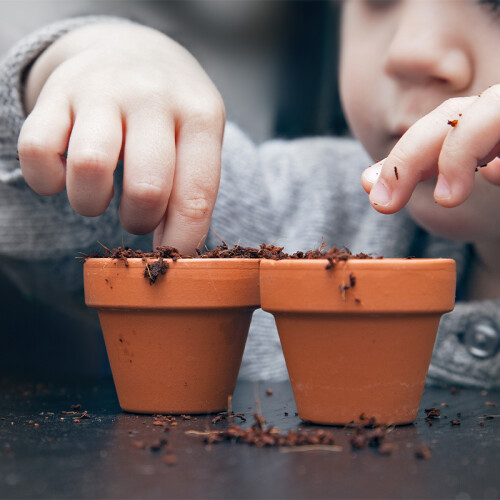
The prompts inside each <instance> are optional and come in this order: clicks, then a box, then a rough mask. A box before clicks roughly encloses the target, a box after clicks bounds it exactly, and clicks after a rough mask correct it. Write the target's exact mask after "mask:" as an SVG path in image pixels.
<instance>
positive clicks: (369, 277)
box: [260, 259, 456, 425]
mask: <svg viewBox="0 0 500 500" xmlns="http://www.w3.org/2000/svg"><path fill="white" fill-rule="evenodd" d="M327 263H328V262H327V261H326V260H281V261H270V260H265V261H264V260H263V261H262V262H261V274H260V287H261V306H262V309H264V310H265V311H268V312H270V313H272V314H273V315H274V317H275V320H276V325H277V328H278V333H279V336H280V340H281V345H282V347H283V353H284V356H285V361H286V364H287V369H288V373H289V376H290V381H291V384H292V388H293V393H294V396H295V402H296V404H297V410H298V413H299V416H300V417H301V418H302V419H303V420H305V421H310V422H315V423H319V424H330V425H346V424H349V423H351V422H364V423H367V421H368V420H369V419H370V418H372V417H373V418H375V419H376V422H377V423H379V424H387V425H389V424H409V423H411V422H413V421H414V420H415V418H416V416H417V412H418V407H419V404H420V400H421V397H422V393H423V390H424V384H425V379H426V375H427V371H428V368H429V364H430V359H431V355H432V350H433V347H434V343H435V340H436V334H437V329H438V325H439V320H440V317H441V315H442V314H443V313H445V312H448V311H451V310H452V309H453V307H454V301H455V282H456V270H455V262H454V261H453V260H451V259H369V260H356V259H350V260H347V261H340V262H337V263H336V264H335V265H334V266H333V267H332V268H330V269H327V268H326V264H327Z"/></svg>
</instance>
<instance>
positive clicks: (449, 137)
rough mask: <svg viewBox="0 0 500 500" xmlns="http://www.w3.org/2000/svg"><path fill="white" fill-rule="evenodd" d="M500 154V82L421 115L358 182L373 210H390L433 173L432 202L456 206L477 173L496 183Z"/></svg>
mask: <svg viewBox="0 0 500 500" xmlns="http://www.w3.org/2000/svg"><path fill="white" fill-rule="evenodd" d="M498 155H500V85H494V86H492V87H490V88H488V89H487V90H485V91H484V92H483V93H482V94H481V95H480V96H474V97H458V98H454V99H449V100H447V101H446V102H444V103H443V104H442V105H441V106H439V107H438V108H436V109H435V110H434V111H432V112H431V113H429V114H428V115H426V116H424V117H423V118H421V119H420V120H419V121H418V122H416V123H415V124H414V125H413V126H412V127H411V128H410V129H409V130H408V131H407V132H406V133H405V134H404V135H403V137H401V139H400V140H399V141H398V143H397V144H396V145H395V147H394V148H393V149H392V151H391V152H390V154H389V156H388V157H387V158H386V159H385V160H382V161H380V162H379V163H377V164H375V165H373V166H371V167H369V168H368V169H366V170H365V171H364V172H363V177H362V183H363V187H364V189H365V191H366V192H367V193H369V194H370V202H371V204H372V205H373V206H374V208H375V209H376V210H378V211H379V212H382V213H387V214H389V213H394V212H397V211H398V210H400V209H401V208H403V207H404V206H405V205H406V203H407V202H408V200H409V199H410V197H411V195H412V193H413V190H414V189H415V187H416V185H417V184H418V183H419V182H421V181H425V180H428V179H431V178H434V177H436V176H437V183H436V187H435V189H434V199H435V201H436V202H437V203H438V204H439V205H442V206H443V207H456V206H458V205H460V204H462V203H463V202H464V201H465V200H466V199H467V198H468V197H469V195H470V194H471V193H472V191H473V188H474V181H475V179H474V177H475V175H476V174H475V172H476V171H478V175H481V176H482V177H483V178H484V179H486V180H487V181H489V182H490V183H492V184H495V185H500V159H499V158H497V157H498ZM486 163H488V166H487V167H485V168H481V167H482V166H483V165H485V164H486Z"/></svg>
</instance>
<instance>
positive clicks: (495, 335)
mask: <svg viewBox="0 0 500 500" xmlns="http://www.w3.org/2000/svg"><path fill="white" fill-rule="evenodd" d="M464 343H465V345H466V347H467V349H468V351H469V352H470V353H471V354H472V355H473V356H475V357H476V358H481V359H486V358H491V357H493V356H495V354H496V353H497V352H498V351H499V349H500V333H499V332H498V330H497V328H496V326H495V325H494V324H493V323H492V322H491V321H488V320H485V319H481V320H476V321H474V322H470V323H469V324H468V325H467V329H466V331H465V338H464Z"/></svg>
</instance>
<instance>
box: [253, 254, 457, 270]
mask: <svg viewBox="0 0 500 500" xmlns="http://www.w3.org/2000/svg"><path fill="white" fill-rule="evenodd" d="M327 264H328V259H281V260H273V259H262V262H261V266H268V267H275V266H276V267H281V268H285V269H286V268H296V269H302V268H312V270H314V269H316V268H317V269H325V267H326V265H327ZM455 265H456V262H455V261H454V260H453V259H447V258H422V259H421V258H404V257H397V258H376V257H375V258H373V259H355V258H353V259H347V260H339V261H334V264H333V266H332V267H331V268H330V269H334V268H335V267H337V266H349V267H351V266H353V267H356V268H358V269H359V270H363V269H370V270H371V269H372V268H374V267H376V268H380V269H384V270H387V268H391V267H394V268H396V269H399V268H416V269H415V270H425V269H426V268H427V267H435V266H438V267H439V266H452V267H454V266H455Z"/></svg>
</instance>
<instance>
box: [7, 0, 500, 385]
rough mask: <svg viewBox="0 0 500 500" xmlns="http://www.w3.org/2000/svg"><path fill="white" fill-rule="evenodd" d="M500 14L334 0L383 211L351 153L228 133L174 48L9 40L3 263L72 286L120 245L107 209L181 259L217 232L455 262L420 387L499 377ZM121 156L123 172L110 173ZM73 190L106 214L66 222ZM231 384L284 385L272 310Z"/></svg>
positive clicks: (352, 117)
mask: <svg viewBox="0 0 500 500" xmlns="http://www.w3.org/2000/svg"><path fill="white" fill-rule="evenodd" d="M497 6H498V0H494V1H489V2H486V1H483V2H475V1H473V0H456V1H453V2H449V1H448V0H435V1H433V2H422V1H421V0H388V1H381V0H363V1H351V2H345V3H344V12H343V23H342V53H341V90H342V100H343V105H344V109H345V112H346V115H347V117H348V121H349V122H350V125H351V128H352V130H353V132H354V134H355V135H356V136H357V137H358V138H359V140H360V141H361V143H362V144H363V146H364V147H365V148H366V150H367V151H368V153H369V154H370V155H371V157H372V158H374V159H375V160H377V161H378V162H377V163H376V164H375V165H374V166H372V167H370V168H368V169H366V170H365V171H364V173H363V187H364V188H365V190H366V191H367V192H368V193H369V201H370V202H371V205H372V206H373V208H375V210H373V208H372V207H370V203H369V201H368V199H367V198H366V197H365V196H364V195H363V193H362V190H361V188H360V185H359V177H360V176H361V174H362V172H363V170H364V169H365V167H366V166H367V165H369V163H370V160H369V158H368V156H367V155H366V153H365V152H364V150H363V148H362V146H361V145H360V144H358V143H356V142H354V141H351V140H344V139H334V138H315V139H301V140H296V141H289V142H286V141H270V142H268V143H264V144H263V145H261V146H259V147H257V146H255V145H254V144H252V143H251V141H250V140H248V139H247V138H246V137H245V135H244V134H243V133H242V132H241V131H239V130H238V129H237V128H236V127H235V126H234V125H231V124H228V125H227V126H226V127H225V133H224V121H225V117H224V106H223V102H222V99H221V97H220V96H219V94H218V92H217V90H216V89H215V88H214V86H213V84H212V83H211V82H210V80H209V79H208V77H207V76H206V75H205V73H204V72H203V70H202V69H201V67H200V66H199V65H198V64H197V62H196V61H195V60H194V59H193V57H192V56H191V55H190V54H189V53H187V51H185V50H184V49H183V48H182V47H180V46H179V45H177V44H176V43H175V42H173V41H172V40H171V39H169V38H167V37H165V36H164V35H162V34H160V33H158V32H156V31H154V30H151V29H149V28H145V27H142V26H139V25H136V24H132V23H128V22H126V21H122V20H119V19H107V18H80V19H74V20H70V21H67V22H63V23H59V24H56V25H53V26H50V27H47V28H46V29H45V30H42V31H41V32H39V33H36V34H34V35H32V36H31V37H30V38H28V39H26V40H24V41H23V42H21V43H20V44H18V45H17V46H16V47H14V48H13V50H12V51H11V52H10V53H9V55H8V57H7V58H6V59H5V60H4V62H3V65H2V70H1V73H0V106H1V108H0V109H1V111H0V120H1V122H0V123H1V125H0V155H1V156H0V159H1V161H2V171H1V177H0V181H1V182H2V184H0V189H1V191H0V201H1V203H2V205H3V206H2V208H1V215H0V217H1V220H2V223H3V224H4V226H5V227H6V229H5V230H4V232H3V233H2V236H0V248H1V253H2V255H3V256H5V257H4V259H3V266H4V267H6V265H5V262H7V263H8V264H9V265H8V266H7V267H8V269H9V272H11V273H14V272H15V271H14V270H13V266H12V265H11V264H12V262H14V260H13V259H17V262H18V261H19V259H22V257H19V255H21V256H22V255H26V254H27V253H28V252H33V250H34V249H36V255H35V257H36V258H37V260H38V262H35V265H34V266H33V269H32V271H33V272H35V273H39V274H40V280H44V276H43V274H44V273H46V274H47V273H49V274H52V275H55V276H59V280H60V282H59V285H60V286H59V288H60V289H63V290H68V289H70V290H73V291H76V290H77V289H78V288H80V287H81V281H80V278H79V273H80V272H81V270H80V269H75V268H74V267H72V266H70V265H66V266H65V265H64V264H65V262H67V261H64V258H67V257H68V255H70V256H73V255H75V253H76V252H77V251H78V250H82V249H85V248H88V247H90V246H92V245H93V244H94V242H95V241H96V240H102V239H103V240H104V241H106V242H113V241H116V235H117V234H118V233H119V223H118V217H119V221H120V222H121V224H122V225H123V227H124V228H125V229H126V230H127V231H129V232H132V233H135V234H147V233H149V232H151V231H153V230H155V234H154V244H155V245H161V244H168V245H172V246H176V247H177V248H179V249H180V250H181V251H182V252H185V253H193V252H194V249H195V248H196V247H199V246H200V245H201V244H202V243H203V242H204V240H205V238H206V237H207V234H208V238H207V244H208V246H214V245H215V244H216V243H217V238H216V237H215V234H220V235H222V236H223V237H224V239H225V240H226V241H227V242H228V243H237V242H240V243H241V244H243V245H257V244H259V243H260V242H263V241H265V242H273V241H276V240H278V239H280V241H282V242H283V244H284V245H285V246H286V250H288V251H295V250H299V249H300V250H305V249H309V248H312V247H315V246H318V244H319V243H320V242H321V239H322V237H324V238H325V240H326V241H327V242H328V243H329V244H336V245H347V246H349V247H350V248H351V249H352V250H353V251H355V252H358V251H364V252H374V253H376V254H380V255H384V256H387V257H391V256H407V255H415V256H418V257H437V256H439V257H453V258H455V259H456V261H457V268H458V279H459V289H458V293H459V297H458V299H459V301H458V302H457V306H456V309H455V311H454V312H453V313H451V314H449V315H447V316H446V317H445V318H444V319H443V321H442V322H441V325H440V332H439V336H438V341H437V344H436V348H435V352H434V356H433V361H432V365H431V369H430V372H429V377H430V380H431V381H436V382H437V381H445V382H448V383H457V384H469V385H476V386H483V387H491V386H498V385H500V354H499V347H500V334H499V331H500V300H499V298H500V265H499V263H498V260H497V259H496V256H497V255H498V250H499V249H500V225H499V224H498V223H497V218H496V213H497V212H498V209H499V208H500V196H499V194H500V192H499V188H498V187H497V185H498V184H500V160H499V159H498V158H497V155H498V153H499V152H500V104H499V103H500V85H498V83H499V82H500V70H499V69H498V68H500V54H499V52H498V47H499V46H500V24H499V23H500V17H499V18H498V19H496V18H495V16H496V13H494V8H495V7H497ZM43 49H45V50H44V51H43V52H41V51H42V50H43ZM23 78H25V87H23V86H22V82H23ZM480 93H481V94H480ZM478 94H480V96H478ZM23 106H24V108H23ZM26 114H28V115H29V116H28V118H27V119H26V121H25V122H24V124H23V120H24V118H25V115H26ZM21 126H22V128H21ZM19 130H20V135H19V141H18V142H17V136H18V133H19ZM223 134H225V136H224V146H223V147H222V142H223V140H222V139H223ZM16 145H17V148H18V151H19V157H20V162H21V168H22V176H24V179H25V180H26V182H27V183H28V184H29V185H30V186H31V187H32V188H33V189H34V190H35V191H36V192H37V193H39V194H42V195H52V196H51V197H48V198H39V197H38V196H37V195H35V194H34V193H33V192H31V191H30V190H29V189H28V188H27V187H26V185H25V183H24V180H23V179H22V177H21V172H20V170H19V169H18V166H17V163H16V160H15V154H16ZM66 150H67V152H68V159H67V164H66V161H65V160H64V159H63V158H61V156H60V155H61V154H62V153H64V152H65V151H66ZM221 152H222V161H221ZM384 157H386V159H385V160H383V161H379V160H381V159H382V158H384ZM119 158H123V160H124V166H123V172H122V171H121V170H117V172H116V173H114V170H115V166H116V164H117V162H118V160H119ZM486 163H487V167H486V168H479V167H482V165H483V164H486ZM221 165H222V169H221ZM476 169H477V170H478V172H477V173H475V170H476ZM220 172H221V174H222V175H221V176H220V178H219V175H220ZM436 177H437V182H436ZM219 182H220V185H219ZM64 187H66V189H67V198H68V200H69V204H70V205H71V207H73V209H74V210H75V211H76V212H77V213H78V214H81V215H83V216H93V217H95V216H99V215H100V217H99V218H97V219H85V218H81V217H79V216H78V215H76V214H74V213H73V212H72V211H71V208H70V206H69V204H68V203H67V200H66V194H64V193H62V194H58V193H61V191H62V190H63V189H64ZM118 192H119V193H120V194H121V200H120V201H119V200H118V199H117V196H114V194H115V193H116V194H118ZM216 197H217V202H215V201H216ZM410 197H411V199H410ZM118 205H119V206H118ZM405 205H408V209H407V210H403V211H400V210H401V209H402V208H403V207H405ZM108 207H109V208H108ZM107 208H108V209H107ZM106 209H107V210H106ZM105 211H106V212H105ZM377 211H378V212H380V213H378V212H377ZM101 214H104V215H101ZM381 214H393V215H390V216H387V215H381ZM492 214H493V215H492ZM209 227H212V228H213V230H214V231H212V232H209ZM155 228H156V229H155ZM134 243H136V242H133V243H131V244H134ZM7 257H8V258H9V259H10V260H7ZM15 269H16V270H17V271H18V272H22V270H23V269H25V267H23V266H16V267H15ZM51 278H53V276H51ZM242 376H244V377H247V378H268V379H283V378H285V377H286V369H285V366H284V362H283V358H282V355H281V351H280V347H279V341H278V338H277V336H276V334H275V331H274V327H273V322H272V318H271V317H270V316H269V315H266V314H264V313H262V312H261V311H259V312H258V313H257V314H256V315H255V316H254V321H253V324H252V331H251V335H250V338H249V342H248V345H247V351H246V354H245V358H244V364H243V367H242Z"/></svg>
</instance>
